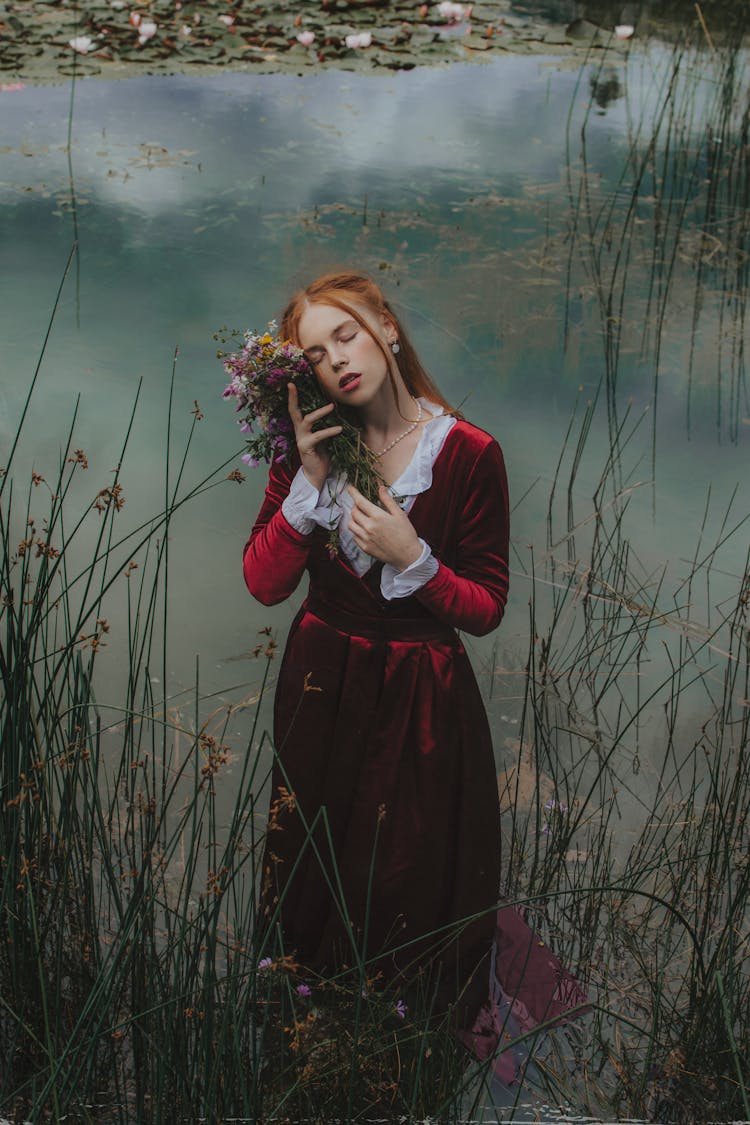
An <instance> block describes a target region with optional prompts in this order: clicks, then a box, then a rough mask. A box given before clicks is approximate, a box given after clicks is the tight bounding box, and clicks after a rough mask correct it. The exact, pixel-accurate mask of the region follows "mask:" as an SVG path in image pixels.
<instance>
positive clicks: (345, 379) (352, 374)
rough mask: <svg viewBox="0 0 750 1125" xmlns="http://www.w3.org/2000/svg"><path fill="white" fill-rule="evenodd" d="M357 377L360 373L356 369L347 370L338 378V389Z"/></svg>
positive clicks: (341, 388)
mask: <svg viewBox="0 0 750 1125" xmlns="http://www.w3.org/2000/svg"><path fill="white" fill-rule="evenodd" d="M359 378H360V373H359V372H358V371H347V373H346V375H342V376H341V378H340V379H339V390H342V391H343V389H344V387H346V386H348V385H349V383H353V382H354V380H355V379H359Z"/></svg>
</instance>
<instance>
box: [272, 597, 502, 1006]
mask: <svg viewBox="0 0 750 1125" xmlns="http://www.w3.org/2000/svg"><path fill="white" fill-rule="evenodd" d="M274 734H275V745H276V753H277V760H276V764H275V767H274V773H273V792H272V798H271V815H270V822H269V835H268V844H267V849H266V857H265V861H264V895H263V908H264V910H265V911H266V913H267V916H269V915H270V913H271V912H272V910H273V909H274V908H275V906H276V904H277V903H278V902H280V903H281V908H280V918H281V930H282V933H283V939H284V942H285V944H286V946H287V949H288V952H294V953H295V955H296V956H297V957H298V959H299V960H300V962H301V963H303V964H304V965H307V966H309V967H311V968H313V969H315V970H316V971H318V972H330V971H334V970H336V969H337V968H339V967H341V966H342V965H346V964H348V965H351V964H353V963H354V962H355V960H356V959H358V957H359V956H363V957H364V958H365V960H367V961H369V962H370V963H371V968H372V971H373V973H375V972H379V973H380V974H381V975H386V976H388V977H394V976H399V975H404V976H408V975H409V974H410V972H412V971H413V970H414V969H416V968H417V967H418V966H422V967H423V966H424V965H425V964H429V965H430V966H431V967H432V968H433V969H434V968H435V967H436V966H439V969H440V974H441V976H442V987H443V989H444V990H445V989H447V992H448V994H451V993H454V994H458V992H460V990H461V988H463V987H464V986H465V984H466V982H467V981H469V980H470V979H471V978H472V977H473V975H474V973H475V971H477V970H479V971H481V968H480V967H481V966H483V965H484V966H486V965H487V964H488V961H487V958H488V955H489V951H490V948H491V944H492V937H493V933H494V928H495V907H496V904H497V892H498V886H499V881H500V825H499V805H498V797H497V785H496V777H495V766H494V757H493V752H492V742H491V738H490V731H489V726H488V723H487V717H486V714H485V710H484V706H483V704H482V700H481V696H480V693H479V689H478V686H477V683H476V679H475V677H474V674H473V672H472V669H471V666H470V664H469V661H468V657H467V655H466V652H465V650H464V647H463V645H462V643H461V641H460V640H459V638H458V636H457V634H456V633H455V632H454V631H453V630H452V629H451V628H450V627H448V626H443V625H441V624H440V623H439V622H437V621H435V620H434V619H433V620H430V619H429V618H421V619H419V618H417V619H410V618H408V617H403V618H389V619H388V620H387V621H384V620H383V619H382V618H381V617H377V616H374V615H373V616H372V617H370V618H367V617H361V616H360V617H354V616H353V615H350V614H348V613H346V612H345V611H344V610H342V609H341V608H340V607H336V606H334V605H332V604H330V603H328V602H326V601H324V600H322V599H320V598H316V597H314V596H311V597H309V598H308V600H307V602H306V604H305V606H304V607H303V608H302V610H301V612H300V613H299V614H298V616H297V619H296V621H295V622H294V625H293V626H292V629H291V633H290V636H289V640H288V643H287V647H286V652H285V655H284V660H283V664H282V668H281V671H280V676H279V683H278V687H277V693H276V703H275V722H274ZM284 793H288V794H290V795H291V794H293V798H286V799H285V798H284ZM451 998H453V997H452V996H451Z"/></svg>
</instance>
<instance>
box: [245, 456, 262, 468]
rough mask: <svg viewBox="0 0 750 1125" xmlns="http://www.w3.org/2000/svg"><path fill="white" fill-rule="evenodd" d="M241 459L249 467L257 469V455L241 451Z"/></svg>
mask: <svg viewBox="0 0 750 1125" xmlns="http://www.w3.org/2000/svg"><path fill="white" fill-rule="evenodd" d="M241 459H242V460H243V461H244V462H245V464H246V465H249V467H250V468H251V469H257V468H258V465H260V461H259V460H258V459H257V457H253V455H252V453H243V454H242V458H241Z"/></svg>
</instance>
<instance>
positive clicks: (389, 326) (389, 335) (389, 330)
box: [380, 312, 398, 344]
mask: <svg viewBox="0 0 750 1125" xmlns="http://www.w3.org/2000/svg"><path fill="white" fill-rule="evenodd" d="M380 320H381V323H382V325H383V331H384V332H385V338H386V340H387V341H388V343H389V344H393V343H395V341H396V340H398V329H397V328H396V325H395V324H394V323H393V320H392V319H391V317H390V316H389V315H388V313H387V312H383V313H381V314H380Z"/></svg>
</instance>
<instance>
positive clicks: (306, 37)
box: [297, 31, 315, 47]
mask: <svg viewBox="0 0 750 1125" xmlns="http://www.w3.org/2000/svg"><path fill="white" fill-rule="evenodd" d="M297 42H298V43H301V44H302V46H303V47H309V46H310V45H311V44H312V43H314V42H315V32H314V31H300V33H299V35H298V36H297Z"/></svg>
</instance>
